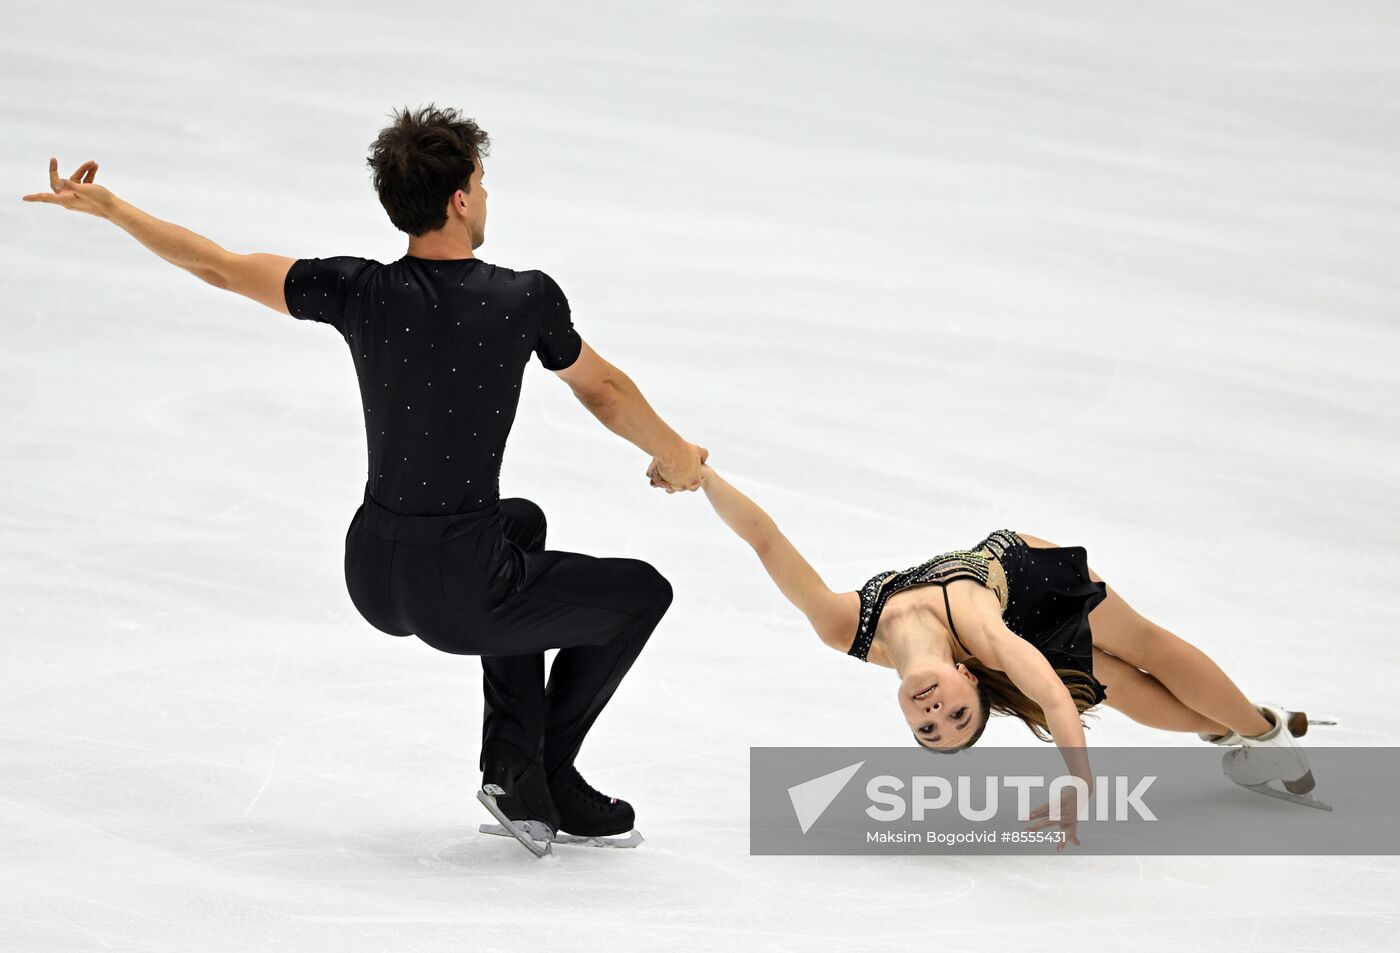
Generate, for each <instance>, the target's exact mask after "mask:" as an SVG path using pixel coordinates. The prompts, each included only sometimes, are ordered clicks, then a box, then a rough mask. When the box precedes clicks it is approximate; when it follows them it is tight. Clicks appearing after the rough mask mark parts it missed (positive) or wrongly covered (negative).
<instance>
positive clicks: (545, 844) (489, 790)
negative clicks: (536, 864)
mask: <svg viewBox="0 0 1400 953" xmlns="http://www.w3.org/2000/svg"><path fill="white" fill-rule="evenodd" d="M505 793H506V792H505V789H504V788H502V787H501V786H500V785H496V784H488V785H486V787H484V788H482V789H481V790H480V791H477V792H476V799H477V800H478V801H480V802H481V803H482V804H483V805H484V806H485V807H486V810H488V811H490V812H491V816H492V817H494V818H496V820H498V821H500V822H501V823H500V824H499V825H496V824H483V825H481V829H482V830H483V831H485V830H486V828H487V827H495V828H497V830H494V831H488V832H487V833H492V834H501V835H502V836H505V837H514V838H515V839H516V840H518V841H520V843H521V844H523V845H525V849H526V850H528V851H529V852H530V853H532V854H534V855H535V856H536V857H543V856H544V855H546V854H550V853H553V851H551V850H550V843H551V841H552V840H553V839H554V831H552V830H551V829H550V827H549V825H548V824H545V823H544V822H542V821H512V820H511V819H510V818H508V817H506V815H505V812H504V811H502V810H501V808H500V806H499V805H498V804H496V798H497V797H500V796H501V795H503V794H505Z"/></svg>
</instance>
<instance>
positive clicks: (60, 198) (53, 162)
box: [24, 159, 112, 218]
mask: <svg viewBox="0 0 1400 953" xmlns="http://www.w3.org/2000/svg"><path fill="white" fill-rule="evenodd" d="M95 178H97V163H96V162H95V161H94V160H92V159H89V160H88V161H86V162H84V163H83V164H82V165H80V166H78V168H77V171H75V172H74V173H73V174H72V175H70V176H69V177H68V178H66V179H62V178H59V175H58V160H57V159H50V160H49V187H50V188H51V189H52V190H53V191H52V192H35V193H33V194H32V195H26V196H24V200H25V201H26V202H47V203H49V204H50V205H62V206H63V207H64V208H66V209H72V210H73V211H75V212H87V213H88V214H89V215H96V216H97V217H98V218H106V217H107V210H108V209H109V208H111V204H112V193H111V192H109V191H107V189H106V188H105V187H103V186H101V185H98V184H97V183H96V182H94V181H93V180H94V179H95Z"/></svg>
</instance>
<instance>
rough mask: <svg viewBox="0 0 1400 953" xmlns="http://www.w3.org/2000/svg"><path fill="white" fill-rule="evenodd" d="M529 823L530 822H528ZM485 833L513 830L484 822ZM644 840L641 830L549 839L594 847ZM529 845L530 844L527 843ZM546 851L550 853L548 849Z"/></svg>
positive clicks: (506, 833) (503, 834)
mask: <svg viewBox="0 0 1400 953" xmlns="http://www.w3.org/2000/svg"><path fill="white" fill-rule="evenodd" d="M527 823H529V822H527ZM478 830H480V832H481V833H483V834H495V835H497V836H500V837H510V836H512V834H511V832H510V831H508V830H506V829H505V828H504V827H502V826H501V825H500V824H482V825H481V827H480V828H478ZM642 842H643V839H642V834H641V831H635V830H634V831H628V832H627V834H626V835H625V836H622V837H584V836H583V835H581V834H564V833H556V834H555V835H554V837H553V838H552V839H551V840H550V841H549V843H550V844H551V845H553V844H592V845H593V846H594V847H636V846H637V845H638V844H641V843H642ZM526 846H529V845H526ZM546 853H549V851H548V850H546Z"/></svg>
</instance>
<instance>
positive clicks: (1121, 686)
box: [1094, 648, 1226, 734]
mask: <svg viewBox="0 0 1400 953" xmlns="http://www.w3.org/2000/svg"><path fill="white" fill-rule="evenodd" d="M1094 677H1095V678H1097V679H1098V680H1099V681H1100V682H1103V685H1104V688H1105V689H1106V690H1107V692H1108V696H1107V697H1106V698H1105V699H1104V704H1105V705H1107V706H1109V707H1110V708H1116V709H1117V710H1118V711H1121V712H1122V713H1123V714H1125V715H1127V716H1128V717H1129V718H1131V719H1132V720H1133V721H1135V722H1137V723H1138V724H1140V725H1146V726H1147V727H1149V728H1160V729H1161V730H1162V731H1194V732H1207V733H1210V734H1224V733H1225V731H1226V729H1225V728H1224V727H1222V726H1221V725H1220V724H1218V723H1216V722H1214V721H1212V720H1211V719H1209V718H1207V717H1206V716H1205V715H1202V714H1201V713H1200V712H1198V711H1196V709H1194V708H1188V707H1187V706H1186V705H1185V704H1183V703H1182V701H1181V699H1179V698H1177V697H1176V696H1175V695H1173V694H1172V693H1171V692H1170V691H1168V690H1167V686H1165V685H1163V684H1162V683H1161V682H1159V681H1157V679H1155V678H1153V677H1152V676H1151V675H1149V674H1147V673H1146V672H1144V671H1143V670H1142V669H1140V668H1137V667H1136V666H1133V665H1129V664H1128V663H1127V662H1125V661H1123V660H1122V659H1120V658H1118V657H1116V656H1113V655H1109V654H1108V653H1107V652H1105V651H1104V650H1103V649H1100V648H1095V649H1094Z"/></svg>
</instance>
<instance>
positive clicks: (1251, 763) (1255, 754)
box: [1217, 705, 1332, 811]
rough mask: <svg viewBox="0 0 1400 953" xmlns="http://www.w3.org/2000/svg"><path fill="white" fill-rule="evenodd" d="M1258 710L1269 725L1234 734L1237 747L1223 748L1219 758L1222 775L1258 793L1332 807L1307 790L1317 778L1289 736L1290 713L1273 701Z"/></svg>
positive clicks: (1304, 725)
mask: <svg viewBox="0 0 1400 953" xmlns="http://www.w3.org/2000/svg"><path fill="white" fill-rule="evenodd" d="M1259 713H1260V714H1262V715H1263V716H1264V717H1265V718H1267V719H1268V720H1269V722H1270V724H1272V725H1273V727H1272V728H1271V729H1270V730H1269V731H1267V732H1265V733H1264V734H1262V735H1258V736H1255V737H1250V736H1248V735H1236V736H1235V737H1236V738H1238V739H1239V740H1238V742H1237V744H1238V745H1239V747H1235V748H1233V749H1232V750H1230V751H1227V752H1225V756H1224V757H1223V758H1221V761H1220V765H1221V767H1222V768H1223V769H1224V770H1225V776H1226V777H1228V778H1229V779H1230V780H1231V781H1234V782H1235V783H1236V784H1238V785H1241V786H1242V787H1246V788H1249V789H1250V790H1251V791H1254V792H1256V793H1259V794H1264V795H1267V796H1269V797H1276V798H1279V799H1281V800H1284V801H1292V802H1293V803H1294V804H1302V805H1304V806H1306V807H1314V808H1317V809H1318V810H1322V811H1330V810H1332V807H1331V805H1329V804H1325V803H1323V802H1322V801H1319V800H1318V799H1317V798H1316V797H1314V796H1313V795H1312V794H1311V791H1312V789H1313V788H1314V787H1315V786H1316V784H1317V782H1316V781H1314V780H1313V775H1312V769H1311V768H1310V767H1309V766H1308V759H1307V756H1306V755H1304V754H1303V749H1302V748H1300V747H1298V743H1297V742H1296V741H1294V740H1293V731H1292V728H1293V726H1292V725H1290V724H1289V721H1290V719H1289V715H1290V713H1289V712H1287V711H1285V710H1284V709H1282V708H1278V707H1276V706H1273V705H1261V706H1259ZM1295 714H1296V713H1295ZM1306 725H1307V717H1306V716H1303V727H1304V730H1306ZM1217 743H1223V742H1217ZM1275 785H1278V786H1277V787H1276V786H1275Z"/></svg>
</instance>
